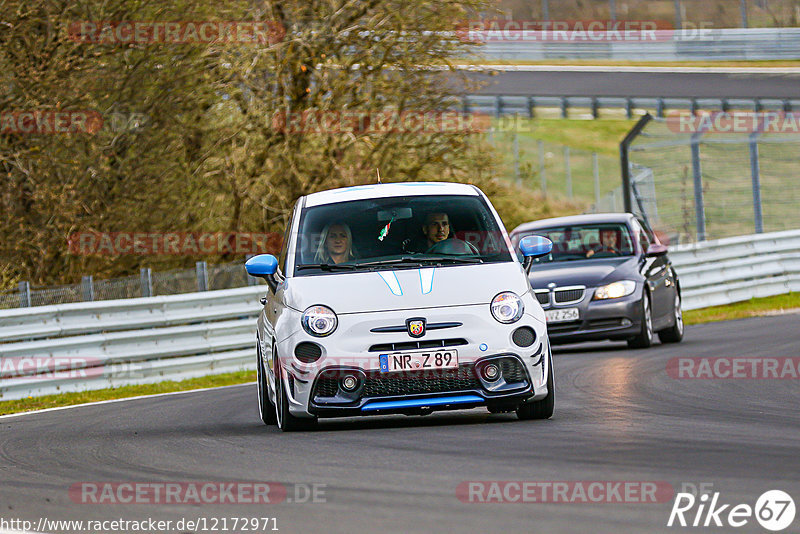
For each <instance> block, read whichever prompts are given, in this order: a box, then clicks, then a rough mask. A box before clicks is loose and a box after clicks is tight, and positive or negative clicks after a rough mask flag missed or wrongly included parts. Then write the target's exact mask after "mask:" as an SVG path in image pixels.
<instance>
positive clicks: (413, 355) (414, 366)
mask: <svg viewBox="0 0 800 534" xmlns="http://www.w3.org/2000/svg"><path fill="white" fill-rule="evenodd" d="M378 358H379V359H380V363H381V372H382V373H389V372H392V371H416V370H423V369H457V368H458V352H457V351H455V350H426V351H420V352H396V353H393V354H381V355H380V356H379V357H378Z"/></svg>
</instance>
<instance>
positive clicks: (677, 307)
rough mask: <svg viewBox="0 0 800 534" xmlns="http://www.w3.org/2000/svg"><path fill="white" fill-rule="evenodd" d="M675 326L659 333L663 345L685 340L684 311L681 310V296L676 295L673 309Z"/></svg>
mask: <svg viewBox="0 0 800 534" xmlns="http://www.w3.org/2000/svg"><path fill="white" fill-rule="evenodd" d="M672 314H673V325H672V326H670V327H669V328H667V329H665V330H662V331H660V332H659V333H658V339H660V340H661V342H662V343H680V342H681V341H682V340H683V327H684V325H683V310H682V309H681V295H680V293H677V292H676V293H675V304H674V306H673V309H672Z"/></svg>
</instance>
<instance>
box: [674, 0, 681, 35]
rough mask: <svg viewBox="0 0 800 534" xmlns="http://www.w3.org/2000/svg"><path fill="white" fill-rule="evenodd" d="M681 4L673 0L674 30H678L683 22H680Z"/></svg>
mask: <svg viewBox="0 0 800 534" xmlns="http://www.w3.org/2000/svg"><path fill="white" fill-rule="evenodd" d="M681 19H682V17H681V2H680V0H675V29H676V30H680V29H682V26H683V21H682V20H681Z"/></svg>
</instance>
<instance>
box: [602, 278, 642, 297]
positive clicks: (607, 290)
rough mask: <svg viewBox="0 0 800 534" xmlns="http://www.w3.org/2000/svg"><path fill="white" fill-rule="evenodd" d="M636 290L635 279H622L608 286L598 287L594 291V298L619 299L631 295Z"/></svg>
mask: <svg viewBox="0 0 800 534" xmlns="http://www.w3.org/2000/svg"><path fill="white" fill-rule="evenodd" d="M635 290H636V282H634V281H633V280H620V281H619V282H614V283H612V284H608V285H607V286H603V287H598V288H597V290H596V291H595V292H594V298H595V300H605V299H618V298H620V297H625V296H627V295H630V294H631V293H633V292H634V291H635Z"/></svg>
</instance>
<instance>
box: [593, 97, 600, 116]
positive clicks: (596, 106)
mask: <svg viewBox="0 0 800 534" xmlns="http://www.w3.org/2000/svg"><path fill="white" fill-rule="evenodd" d="M598 117H600V102H599V101H598V99H597V97H596V96H593V97H592V118H593V119H596V118H598Z"/></svg>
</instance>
